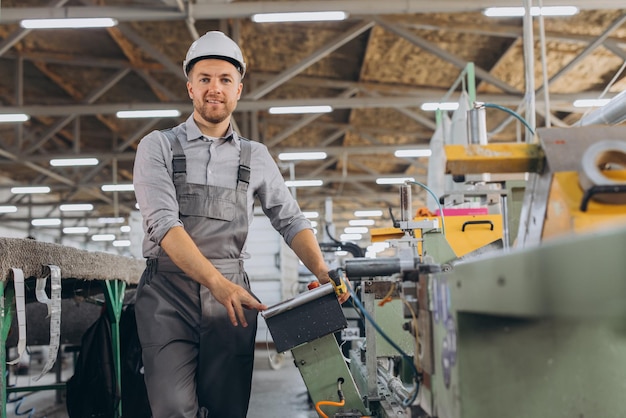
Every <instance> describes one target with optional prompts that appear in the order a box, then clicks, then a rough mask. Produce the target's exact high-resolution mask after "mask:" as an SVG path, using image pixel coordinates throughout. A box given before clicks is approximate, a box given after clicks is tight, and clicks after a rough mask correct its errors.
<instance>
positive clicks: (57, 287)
mask: <svg viewBox="0 0 626 418" xmlns="http://www.w3.org/2000/svg"><path fill="white" fill-rule="evenodd" d="M47 267H48V269H50V296H51V298H48V295H46V290H45V289H46V278H45V277H43V278H38V279H37V284H36V287H35V295H36V297H37V301H38V302H40V303H44V304H46V305H48V317H50V345H49V349H48V359H47V360H46V364H45V365H44V367H43V369H42V371H41V373H40V374H39V376H37V377H35V378H34V379H33V380H34V381H37V380H39V379H41V378H42V376H44V375H45V374H46V373H48V372H49V371H50V369H52V366H54V362H55V361H56V359H57V355H58V353H59V343H60V340H61V269H60V268H59V267H58V266H55V265H52V264H49V265H48V266H47Z"/></svg>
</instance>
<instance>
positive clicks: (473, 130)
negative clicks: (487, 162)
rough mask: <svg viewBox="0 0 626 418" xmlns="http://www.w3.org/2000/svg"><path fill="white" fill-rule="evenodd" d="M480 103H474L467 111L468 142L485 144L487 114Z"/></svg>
mask: <svg viewBox="0 0 626 418" xmlns="http://www.w3.org/2000/svg"><path fill="white" fill-rule="evenodd" d="M486 113H487V112H486V108H485V106H484V104H482V103H474V107H473V108H472V109H470V110H468V111H467V116H468V117H467V124H468V129H467V132H468V141H469V143H470V144H480V145H487V116H486Z"/></svg>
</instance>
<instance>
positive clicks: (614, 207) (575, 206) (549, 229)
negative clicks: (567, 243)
mask: <svg viewBox="0 0 626 418" xmlns="http://www.w3.org/2000/svg"><path fill="white" fill-rule="evenodd" d="M623 173H624V171H621V173H620V172H618V171H617V170H616V172H614V173H612V175H611V177H612V178H614V179H615V180H617V181H619V180H621V179H622V175H623ZM583 194H584V192H583V189H582V188H581V187H580V184H579V179H578V173H577V172H575V171H561V172H558V173H554V176H553V178H552V185H551V187H550V195H549V197H548V206H547V209H546V217H545V221H544V225H543V235H542V239H543V240H546V239H550V238H554V237H559V236H563V235H567V234H570V233H581V232H591V231H592V230H597V229H603V228H615V227H617V226H621V225H624V224H626V205H625V204H611V203H601V202H596V201H594V200H593V199H591V200H590V201H589V204H588V206H587V210H586V211H585V212H582V211H581V210H580V204H581V202H582V199H583Z"/></svg>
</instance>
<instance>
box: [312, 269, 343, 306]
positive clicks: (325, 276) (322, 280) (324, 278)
mask: <svg viewBox="0 0 626 418" xmlns="http://www.w3.org/2000/svg"><path fill="white" fill-rule="evenodd" d="M340 279H342V281H343V284H344V286H343V289H344V290H343V292H342V293H337V291H336V290H337V286H336V285H335V284H333V287H334V288H335V293H336V294H337V300H339V303H341V304H343V303H345V301H347V300H348V299H349V298H350V291H349V290H348V286H350V281H349V280H348V278H347V277H346V276H345V275H343V276H342V277H341V278H340ZM318 280H319V281H320V283H334V280H332V279H331V278H330V276H329V275H328V272H326V273H324V274H323V275H322V277H318Z"/></svg>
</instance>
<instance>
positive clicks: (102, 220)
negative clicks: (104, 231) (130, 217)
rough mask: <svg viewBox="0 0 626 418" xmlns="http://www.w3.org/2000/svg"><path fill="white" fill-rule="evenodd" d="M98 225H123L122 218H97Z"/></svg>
mask: <svg viewBox="0 0 626 418" xmlns="http://www.w3.org/2000/svg"><path fill="white" fill-rule="evenodd" d="M98 223H101V224H121V223H124V218H122V217H116V218H98Z"/></svg>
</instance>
